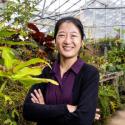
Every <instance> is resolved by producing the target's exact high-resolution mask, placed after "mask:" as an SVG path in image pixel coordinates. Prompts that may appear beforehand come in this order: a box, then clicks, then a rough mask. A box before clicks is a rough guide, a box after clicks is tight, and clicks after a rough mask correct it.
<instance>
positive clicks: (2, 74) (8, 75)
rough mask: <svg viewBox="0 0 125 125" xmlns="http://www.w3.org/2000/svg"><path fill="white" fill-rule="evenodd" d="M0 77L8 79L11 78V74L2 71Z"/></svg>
mask: <svg viewBox="0 0 125 125" xmlns="http://www.w3.org/2000/svg"><path fill="white" fill-rule="evenodd" d="M0 76H1V77H7V78H10V74H9V72H4V71H2V70H0Z"/></svg>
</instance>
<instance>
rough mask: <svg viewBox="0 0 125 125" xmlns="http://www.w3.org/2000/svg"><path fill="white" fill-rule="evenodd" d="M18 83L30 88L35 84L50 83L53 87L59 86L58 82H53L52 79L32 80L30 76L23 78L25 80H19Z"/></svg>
mask: <svg viewBox="0 0 125 125" xmlns="http://www.w3.org/2000/svg"><path fill="white" fill-rule="evenodd" d="M19 81H20V82H21V83H22V84H24V85H25V86H30V85H33V84H36V83H51V84H54V85H59V84H58V82H56V81H55V80H52V79H46V78H33V77H31V76H29V77H25V78H21V79H19Z"/></svg>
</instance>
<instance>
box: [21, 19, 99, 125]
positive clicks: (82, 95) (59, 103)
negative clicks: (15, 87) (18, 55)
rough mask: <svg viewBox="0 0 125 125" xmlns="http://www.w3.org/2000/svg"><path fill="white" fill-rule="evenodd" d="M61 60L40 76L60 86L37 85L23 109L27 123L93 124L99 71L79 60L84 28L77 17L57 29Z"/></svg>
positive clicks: (61, 22) (42, 124) (34, 86)
mask: <svg viewBox="0 0 125 125" xmlns="http://www.w3.org/2000/svg"><path fill="white" fill-rule="evenodd" d="M54 33H55V34H54V37H55V43H56V47H57V49H58V52H59V58H58V59H57V60H56V61H55V63H54V64H53V66H52V70H51V69H50V68H48V67H46V68H45V69H44V70H43V73H42V75H41V77H45V78H52V79H54V80H56V81H58V83H59V86H55V85H52V84H43V83H41V84H36V85H33V86H32V88H31V89H30V91H29V93H28V95H27V97H26V99H25V102H24V107H23V116H24V118H25V119H26V120H30V121H35V122H37V125H51V124H53V125H92V123H93V120H94V117H95V111H96V104H97V96H98V82H99V72H98V70H97V69H96V68H95V67H94V66H91V65H88V64H86V63H85V62H83V61H82V60H81V59H80V58H79V51H80V48H81V47H82V41H83V38H84V31H83V26H82V24H81V22H80V20H78V19H76V18H74V17H65V18H62V19H60V20H59V21H58V22H57V23H56V26H55V32H54Z"/></svg>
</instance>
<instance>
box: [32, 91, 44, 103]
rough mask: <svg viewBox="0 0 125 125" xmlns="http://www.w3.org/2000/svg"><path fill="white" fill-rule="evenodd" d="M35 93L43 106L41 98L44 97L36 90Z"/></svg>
mask: <svg viewBox="0 0 125 125" xmlns="http://www.w3.org/2000/svg"><path fill="white" fill-rule="evenodd" d="M34 92H35V94H36V98H37V99H38V101H39V103H40V104H41V102H42V100H41V98H42V97H41V96H40V94H39V92H38V91H37V90H36V89H35V90H34Z"/></svg>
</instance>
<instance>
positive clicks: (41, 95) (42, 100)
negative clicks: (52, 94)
mask: <svg viewBox="0 0 125 125" xmlns="http://www.w3.org/2000/svg"><path fill="white" fill-rule="evenodd" d="M38 92H39V95H40V97H41V98H40V101H41V104H44V98H43V94H42V92H41V90H40V89H38Z"/></svg>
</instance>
